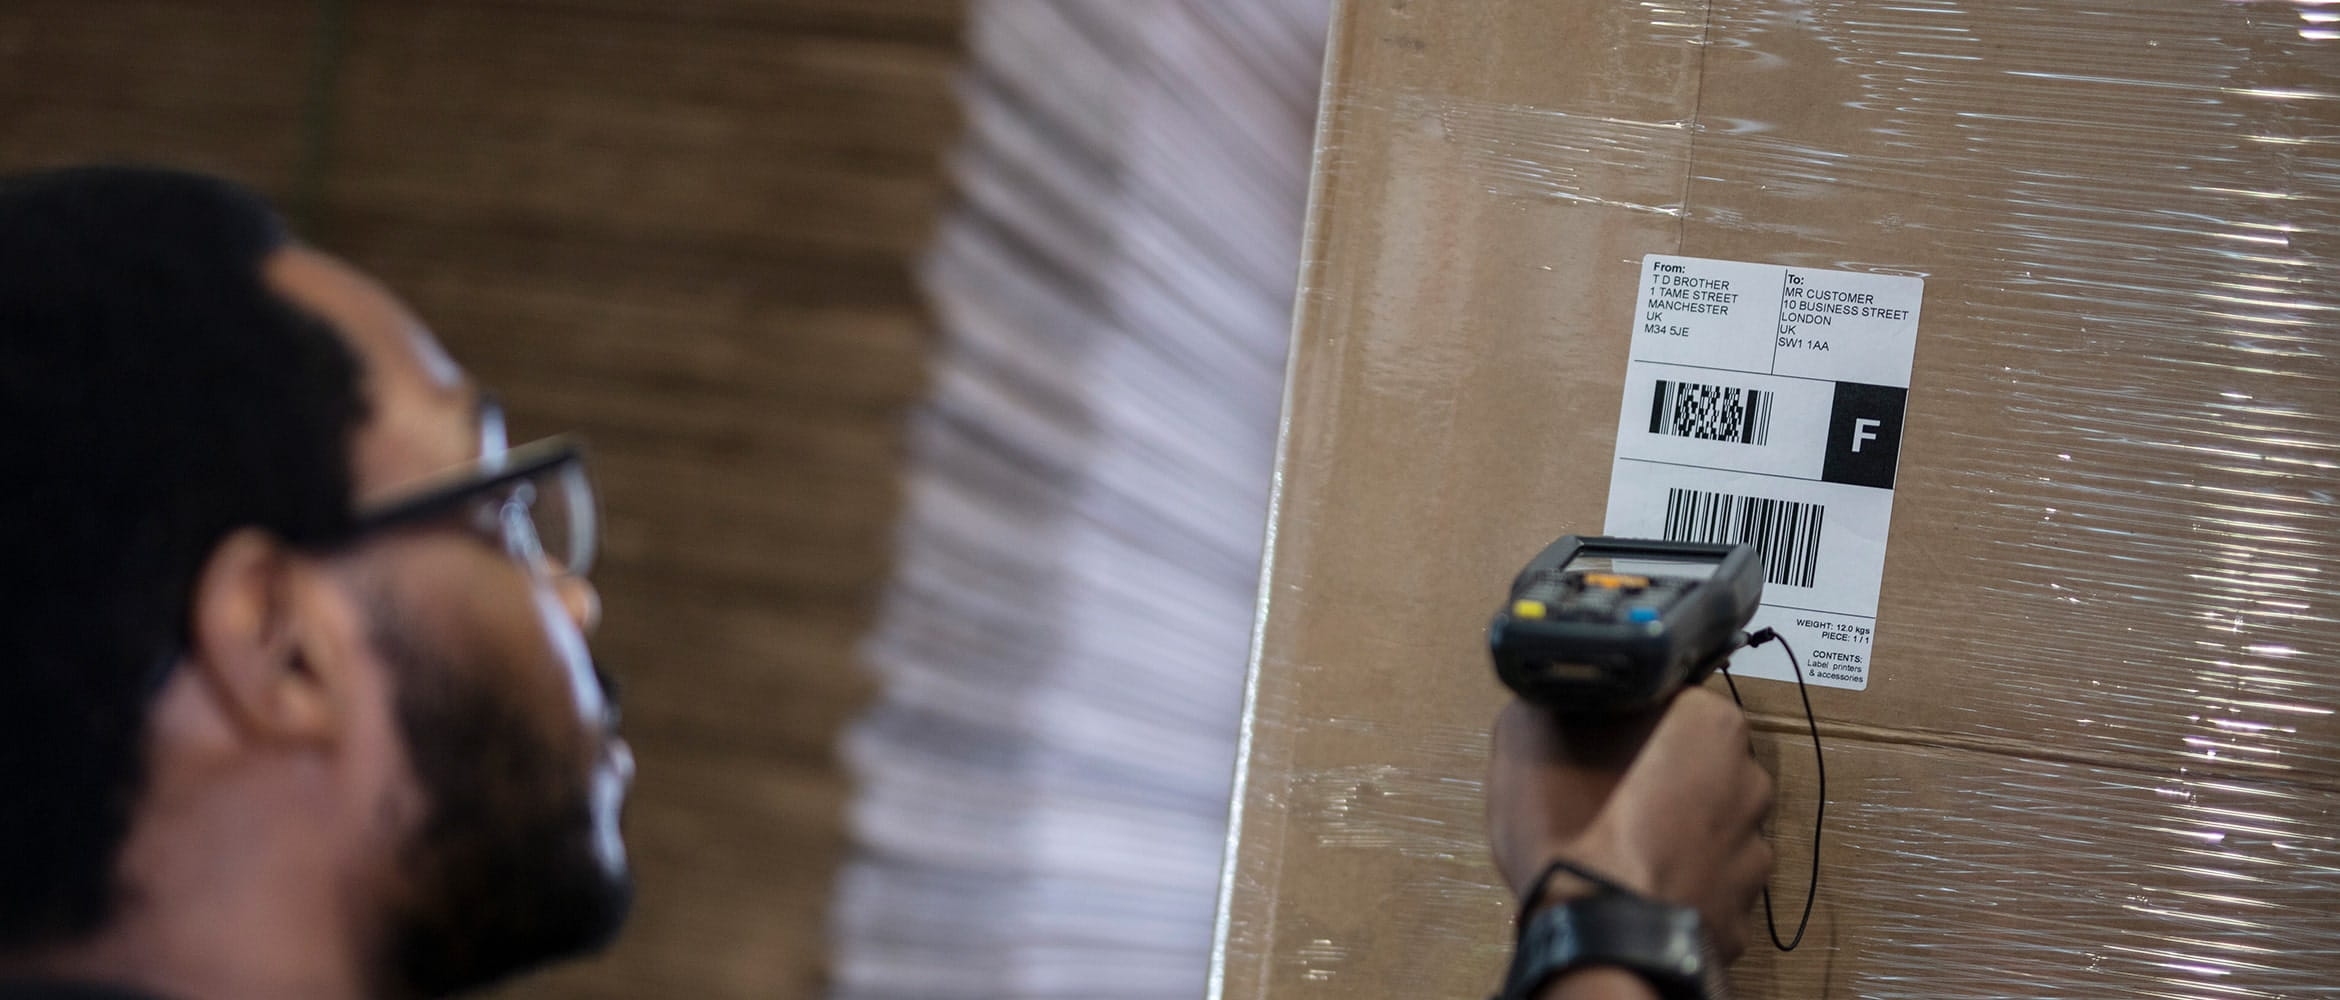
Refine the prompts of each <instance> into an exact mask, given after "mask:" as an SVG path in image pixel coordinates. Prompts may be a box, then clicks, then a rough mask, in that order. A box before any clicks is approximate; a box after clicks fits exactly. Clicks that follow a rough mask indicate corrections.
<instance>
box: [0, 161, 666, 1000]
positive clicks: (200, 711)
mask: <svg viewBox="0 0 2340 1000" xmlns="http://www.w3.org/2000/svg"><path fill="white" fill-rule="evenodd" d="M0 426H5V427H6V428H7V429H6V430H5V431H4V432H0V470H6V473H7V474H6V480H5V481H4V482H0V553H5V557H4V558H0V799H5V801H7V802H8V803H9V807H8V808H7V809H0V956H7V955H37V954H41V953H44V952H56V951H61V950H70V949H72V948H73V947H75V946H77V945H79V944H81V943H84V942H89V941H93V940H100V939H103V938H105V937H106V936H107V935H108V934H109V933H113V932H114V931H115V930H117V929H118V928H121V927H124V926H128V925H133V924H138V923H140V922H141V921H161V920H174V919H185V918H184V917H182V916H180V915H179V912H178V911H179V910H181V909H183V908H190V907H192V906H194V905H199V904H200V903H201V902H202V901H201V900H198V899H193V898H190V897H191V896H195V895H199V894H202V893H206V892H209V891H210V890H209V889H207V888H205V886H207V885H208V883H207V882H206V881H205V880H204V879H203V878H201V877H200V875H199V873H200V869H201V868H202V867H203V866H204V865H205V864H207V863H214V862H216V863H217V864H219V865H228V864H231V863H235V862H234V860H233V859H230V858H228V857H225V856H224V855H230V854H234V853H236V852H235V850H234V848H235V846H236V845H237V844H239V843H243V842H246V841H248V842H249V843H251V844H253V845H255V846H257V845H259V844H262V843H265V842H267V841H268V839H269V838H270V837H272V836H280V837H284V838H286V842H287V843H290V844H297V845H300V846H298V847H297V848H291V849H286V848H281V847H280V848H279V849H277V850H275V851H274V853H273V854H272V855H271V856H269V857H266V858H260V859H254V860H253V861H252V863H253V864H254V865H255V866H257V867H256V868H255V870H260V869H266V870H269V871H272V872H273V871H278V870H292V869H295V868H297V867H299V866H301V865H307V866H309V867H313V868H317V869H319V871H317V872H316V873H315V875H316V876H317V880H319V881H322V882H323V883H325V884H324V885H322V886H320V887H318V888H316V889H314V890H313V891H314V892H315V893H319V894H326V895H330V896H332V897H333V898H332V899H331V900H330V901H327V902H321V903H317V904H315V905H317V906H318V907H320V908H321V909H320V912H335V913H338V912H343V911H347V916H348V932H349V933H350V934H351V935H353V936H355V937H359V938H362V939H363V940H359V941H356V942H354V943H353V944H352V947H354V948H357V949H360V950H361V951H363V952H365V954H364V955H363V956H362V957H361V960H362V961H364V962H367V963H369V965H370V967H369V968H367V969H366V970H364V972H365V975H366V976H368V977H369V978H370V979H372V980H374V985H376V986H379V987H383V988H388V989H391V990H396V991H399V992H408V991H412V992H419V993H424V994H437V993H442V992H447V991H450V990H453V989H458V988H461V987H464V986H467V985H472V984H474V983H477V982H480V981H484V980H487V979H492V978H495V977H498V976H500V975H503V974H505V973H508V972H511V971H515V970H517V969H519V968H522V967H525V966H527V965H530V964H533V963H535V962H537V961H541V960H543V959H545V958H549V957H554V956H558V955H562V954H567V953H571V952H574V951H578V950H582V949H586V948H590V947H593V946H596V945H598V944H600V943H601V942H602V941H604V940H605V939H606V938H607V937H608V936H609V935H610V934H611V933H613V932H614V930H615V928H616V926H617V923H618V921H619V920H620V919H621V918H622V914H623V912H624V909H625V903H626V899H627V895H628V883H627V878H626V874H625V865H624V858H623V851H622V849H621V848H620V847H619V843H618V839H617V831H616V814H617V810H618V807H619V804H620V800H621V799H622V797H623V786H624V783H625V779H626V774H627V771H628V770H629V769H630V763H629V762H628V761H627V759H626V755H625V751H624V747H623V744H622V743H620V742H618V741H617V740H616V738H615V735H614V709H613V708H612V707H611V706H610V705H609V704H608V703H607V701H606V697H605V692H604V690H603V688H602V687H601V685H600V684H599V683H598V681H597V679H596V677H595V675H594V672H593V668H592V665H591V662H590V659H589V658H588V657H587V655H586V653H585V647H584V640H583V632H584V630H587V629H589V628H590V627H591V625H592V621H593V618H594V616H595V614H596V610H595V608H594V597H593V594H592V591H591V589H590V587H588V586H587V585H585V583H584V582H583V580H582V578H581V577H580V576H579V575H577V574H575V573H572V572H569V570H568V567H567V566H565V565H563V564H562V563H561V561H560V559H559V557H560V556H561V555H563V554H564V553H563V552H553V553H550V554H548V555H539V554H537V551H536V549H535V546H536V545H538V544H539V543H540V541H541V539H539V538H538V537H537V534H538V532H537V530H536V529H537V528H538V527H539V525H537V524H536V523H535V521H532V520H531V518H529V517H528V516H526V515H527V513H528V509H529V505H530V503H531V502H532V501H533V502H535V503H536V504H537V505H538V506H539V508H540V509H539V511H538V516H539V518H540V519H541V517H542V516H543V515H544V514H545V513H546V511H544V510H542V509H541V508H543V507H545V506H550V505H552V501H553V500H555V499H558V498H561V497H567V498H569V499H570V500H571V501H572V503H573V502H574V499H575V498H574V496H573V491H568V490H564V489H563V487H564V486H565V485H574V484H576V483H578V482H579V481H578V480H577V479H576V478H575V477H576V475H577V471H578V470H576V468H575V463H574V458H573V456H561V455H558V454H554V455H552V456H550V457H548V458H546V459H545V460H543V461H539V462H536V463H534V464H533V465H531V466H530V467H529V468H519V467H518V465H519V464H520V462H521V457H520V455H519V454H518V453H515V454H514V455H513V456H510V457H507V456H506V455H505V454H504V451H503V441H502V421H501V419H500V416H499V415H498V414H496V412H495V411H494V409H493V407H492V405H490V404H486V403H484V402H483V401H482V398H481V396H480V395H479V393H478V391H477V390H476V388H475V387H473V386H471V385H470V384H469V383H468V382H467V381H466V380H465V379H464V378H463V375H462V373H461V372H460V371H459V370H458V369H456V368H455V366H454V365H453V364H452V363H451V362H449V361H448V360H447V359H446V357H445V356H444V354H443V353H441V352H440V350H439V349H438V347H437V345H436V344H435V343H434V342H433V341H432V340H431V338H430V336H429V334H428V333H427V332H426V331H425V330H424V329H423V328H422V327H421V325H420V324H419V323H418V322H416V321H415V319H414V318H413V317H412V316H411V315H409V314H408V313H407V312H406V310H405V309H404V308H403V307H401V306H400V305H399V304H398V303H397V301H396V300H395V299H393V298H391V297H390V296H389V295H388V294H387V293H385V292H384V291H382V290H381V289H380V288H379V287H377V286H375V285H374V284H373V283H371V282H370V281H368V280H366V279H365V278H364V277H362V276H361V275H359V274H357V273H356V272H354V271H352V270H351V269H349V268H348V267H346V266H345V265H342V264H340V263H339V262H337V261H334V260H332V259H331V258H329V257H326V256H324V255H322V254H320V253H317V252H315V251H312V250H308V249H305V248H302V247H299V246H297V245H294V244H292V243H290V242H289V241H288V239H287V238H286V236H285V234H284V232H283V231H282V229H281V227H280V225H279V224H278V223H277V221H276V220H275V218H274V216H273V215H272V214H271V213H270V212H269V211H268V209H267V208H266V206H265V205H264V204H262V203H261V202H259V201H258V200H257V199H256V198H254V197H253V196H251V195H250V194H248V193H246V192H244V191H242V190H241V189H238V188H235V187H232V186H230V185H227V184H224V183H221V182H218V181H214V180H210V179H207V178H201V177H195V176H191V175H185V174H176V173H167V172H159V171H145V170H127V169H92V170H77V171H66V172H56V173H47V174H39V175H26V176H19V177H12V178H0ZM538 466H541V468H539V467H538ZM588 511H589V508H588V509H587V510H577V509H575V508H574V507H572V508H571V513H573V514H584V513H587V512H588ZM582 530H589V526H588V527H586V528H584V529H582ZM231 804H232V805H233V806H234V807H236V808H238V809H241V810H242V811H243V815H242V816H240V817H239V816H237V815H227V813H230V812H232V811H233V810H231V809H230V805H231ZM262 806H271V808H259V807H262ZM222 831H235V832H238V833H239V835H241V834H244V833H246V832H248V836H247V837H246V841H239V840H237V839H235V838H234V837H223V834H222ZM207 838H208V839H207ZM195 845H203V846H202V847H201V848H198V847H197V846H195ZM199 850H201V851H210V852H213V853H216V854H220V855H223V856H222V857H219V858H208V857H204V856H198V855H197V853H196V852H198V851H199ZM303 891H310V890H303ZM149 933H154V932H151V931H150V932H149Z"/></svg>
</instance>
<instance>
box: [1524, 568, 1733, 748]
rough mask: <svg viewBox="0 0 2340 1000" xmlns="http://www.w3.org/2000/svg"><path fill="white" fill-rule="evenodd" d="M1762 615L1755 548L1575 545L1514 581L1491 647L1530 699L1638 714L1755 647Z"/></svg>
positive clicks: (1566, 710) (1574, 710)
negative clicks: (1754, 623)
mask: <svg viewBox="0 0 2340 1000" xmlns="http://www.w3.org/2000/svg"><path fill="white" fill-rule="evenodd" d="M1762 603H1763V567H1762V565H1761V564H1760V563H1759V562H1757V561H1756V558H1755V548H1754V546H1751V545H1714V544H1704V543H1699V542H1666V541H1656V540H1646V539H1636V538H1605V537H1579V536H1576V535H1568V536H1566V537H1563V538H1561V539H1560V540H1559V541H1556V542H1553V543H1552V544H1551V545H1550V546H1547V547H1546V548H1545V549H1544V551H1543V552H1541V553H1539V554H1538V555H1537V556H1536V557H1535V558H1534V559H1533V560H1530V561H1529V562H1528V564H1527V568H1526V569H1523V570H1521V571H1520V573H1519V576H1518V578H1517V579H1515V580H1513V581H1512V584H1511V597H1510V599H1509V600H1508V601H1506V602H1505V603H1504V606H1503V609H1502V610H1500V611H1497V612H1496V613H1495V621H1494V622H1493V623H1491V624H1489V625H1488V626H1487V645H1488V646H1489V648H1490V649H1491V650H1492V651H1493V653H1494V655H1495V675H1496V676H1498V677H1500V678H1502V679H1503V683H1504V684H1506V685H1508V686H1509V687H1510V688H1511V689H1512V690H1513V691H1516V692H1518V693H1519V696H1520V697H1522V698H1525V699H1527V700H1529V701H1532V702H1535V703H1537V704H1540V705H1543V706H1545V707H1547V708H1550V709H1552V710H1553V711H1555V712H1559V713H1561V714H1563V715H1575V716H1602V715H1626V714H1633V713H1638V712H1641V711H1644V710H1646V709H1650V708H1653V707H1655V706H1656V705H1658V704H1659V703H1660V702H1662V701H1664V700H1665V699H1666V698H1667V697H1668V696H1670V695H1672V694H1673V693H1674V691H1675V690H1677V689H1679V688H1681V687H1682V686H1683V685H1685V684H1696V683H1699V682H1701V681H1703V680H1705V679H1706V675H1707V674H1709V673H1712V672H1713V671H1714V668H1715V667H1716V666H1717V665H1719V664H1721V663H1722V661H1723V659H1724V658H1725V657H1727V656H1729V655H1730V654H1731V652H1732V651H1733V650H1736V649H1738V648H1739V647H1740V646H1743V645H1746V643H1747V633H1746V632H1745V629H1746V627H1747V622H1748V621H1749V620H1750V619H1752V618H1754V617H1755V608H1756V606H1758V605H1760V604H1762Z"/></svg>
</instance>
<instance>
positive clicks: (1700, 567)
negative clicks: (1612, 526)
mask: <svg viewBox="0 0 2340 1000" xmlns="http://www.w3.org/2000/svg"><path fill="white" fill-rule="evenodd" d="M1720 565H1722V563H1721V561H1720V560H1708V559H1667V558H1652V557H1649V556H1633V557H1629V558H1621V557H1617V556H1610V555H1606V554H1599V553H1588V552H1578V553H1577V554H1576V557H1575V558H1573V559H1570V560H1568V565H1567V566H1566V567H1564V568H1565V569H1566V570H1567V571H1568V572H1571V573H1578V572H1582V573H1616V574H1620V575H1624V576H1653V577H1655V576H1663V577H1673V578H1675V579H1684V580H1705V579H1709V578H1711V577H1713V576H1714V570H1715V567H1717V566H1720Z"/></svg>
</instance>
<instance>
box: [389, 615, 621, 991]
mask: <svg viewBox="0 0 2340 1000" xmlns="http://www.w3.org/2000/svg"><path fill="white" fill-rule="evenodd" d="M398 619H399V616H397V615H383V616H380V617H377V618H376V619H375V620H376V621H377V622H380V623H382V625H383V626H384V627H383V628H381V629H379V630H377V634H376V636H375V644H376V646H377V647H378V648H379V649H380V651H381V653H382V655H383V657H384V658H385V659H386V660H387V661H388V662H389V663H390V666H391V668H392V670H393V671H395V672H396V675H397V681H398V694H397V712H398V724H399V728H400V729H401V730H402V735H403V736H404V738H405V740H406V745H407V748H408V753H409V755H410V756H411V758H412V761H413V765H414V769H415V773H416V776H417V777H418V779H419V780H420V782H421V786H422V791H423V795H424V798H425V801H426V808H427V811H426V813H425V814H424V816H423V819H422V822H421V824H420V825H419V826H418V827H417V828H416V830H415V831H414V832H413V834H412V835H411V837H410V839H409V840H408V842H407V844H406V847H405V849H404V851H403V852H402V855H401V857H400V859H399V860H400V864H401V867H402V869H403V874H404V875H405V876H406V880H407V885H408V887H409V890H410V891H409V893H408V894H407V896H406V898H405V901H404V905H402V906H400V907H398V908H397V909H396V910H395V911H394V912H393V913H392V918H391V921H390V923H389V925H388V927H387V932H388V936H387V940H386V942H385V945H386V951H385V954H384V955H383V958H384V959H385V963H384V964H385V968H384V971H385V973H386V974H387V976H388V978H389V980H390V981H391V983H392V984H393V985H394V987H396V988H397V989H396V992H398V993H400V994H403V995H409V996H423V997H439V996H447V995H450V994H455V993H461V992H465V991H468V990H472V989H476V988H479V987H483V986H487V985H490V984H493V983H496V982H498V981H501V980H503V979H506V978H509V977H511V976H513V975H516V974H518V973H521V972H525V971H528V970H530V969H533V968H536V967H538V966H540V965H543V964H546V963H548V962H551V961H554V960H557V959H561V958H568V957H572V956H576V955H581V954H586V953H589V952H593V951H598V950H600V949H601V948H603V947H605V946H607V945H608V943H609V942H610V941H611V940H612V939H614V938H615V937H616V936H617V931H618V928H619V927H620V926H622V925H623V924H624V922H625V918H626V914H627V911H628V910H629V909H630V908H631V904H632V901H633V883H632V879H631V878H630V877H629V876H628V874H627V873H626V871H625V869H624V867H623V864H622V862H617V863H613V862H611V861H607V860H604V855H603V853H602V852H601V851H598V850H597V849H596V847H595V840H596V837H597V831H598V830H599V829H600V828H601V823H600V820H599V817H597V816H596V815H595V810H594V802H593V797H592V794H591V791H590V781H591V778H590V772H589V770H588V768H587V767H586V766H585V765H583V764H581V763H579V762H577V761H576V760H575V759H574V757H575V755H574V754H564V753H562V752H561V751H560V749H559V747H558V745H557V744H556V742H555V741H554V740H553V739H552V738H551V737H550V736H549V735H548V734H547V733H546V732H545V729H546V725H545V720H544V719H542V718H536V717H531V715H530V713H528V712H527V711H526V710H525V709H524V708H523V706H521V705H520V704H517V703H516V700H515V699H514V698H512V697H510V696H508V695H505V694H503V693H502V692H501V691H499V690H498V688H497V687H496V685H495V680H496V679H497V677H498V676H500V671H499V668H501V669H505V670H508V669H510V668H511V666H512V665H510V664H496V663H485V662H472V661H471V659H472V658H466V657H461V656H456V655H450V654H449V652H448V651H445V650H438V649H433V648H430V647H429V646H428V645H426V644H425V643H423V642H422V641H421V636H422V632H421V631H420V630H417V629H412V628H403V627H400V626H399V623H398Z"/></svg>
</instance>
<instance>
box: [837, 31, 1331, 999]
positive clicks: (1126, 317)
mask: <svg viewBox="0 0 2340 1000" xmlns="http://www.w3.org/2000/svg"><path fill="white" fill-rule="evenodd" d="M1326 6H1327V5H1326V4H1325V3H1324V2H1323V0H1275V2H1260V0H1087V2H1079V0H995V2H989V3H981V4H978V5H977V6H976V8H975V9H974V11H973V14H972V17H971V18H970V22H969V25H970V27H969V35H970V47H971V50H972V54H971V60H970V65H969V67H968V69H967V70H966V72H965V75H964V78H963V84H962V94H963V99H964V108H965V113H966V120H967V129H968V131H967V135H966V138H965V140H964V142H963V144H962V146H961V148H960V150H959V153H958V155H957V157H956V159H955V162H954V163H953V173H954V176H955V178H956V181H957V183H958V185H959V187H960V190H961V192H962V195H963V198H964V202H963V204H962V205H961V206H960V207H959V208H958V209H956V210H955V211H954V212H953V213H952V214H951V215H950V217H949V218H948V219H946V220H945V222H944V223H943V225H942V227H941V229H940V232H939V233H938V235H937V237H936V241H935V247H934V250H933V252H932V254H931V256H930V257H929V258H928V260H927V263H926V267H925V271H924V283H925V286H926V289H927V291H928V294H929V296H930V298H931V301H932V303H933V306H934V310H935V314H936V318H937V323H938V326H939V327H940V340H939V343H938V345H937V347H936V352H935V361H934V365H933V369H932V377H933V384H932V389H931V398H930V401H929V402H928V404H927V405H926V406H925V407H923V409H922V410H921V412H919V413H918V414H917V415H916V417H915V418H914V421H913V424H912V427H911V429H910V437H911V448H912V452H913V460H912V462H911V467H910V472H909V482H908V484H907V491H908V504H907V510H906V514H905V521H904V524H903V527H902V531H901V535H900V545H899V549H898V553H897V568H896V578H895V582H894V585H893V588H892V592H891V595H890V597H889V599H888V602H887V606H886V609H885V611H884V613H883V615H882V619H881V621H880V622H879V624H878V626H877V628H876V630H875V633H874V634H873V636H872V637H871V639H870V641H869V643H868V647H867V649H868V658H869V660H870V662H871V664H872V665H873V666H874V668H875V669H876V670H877V671H878V672H879V674H880V675H881V677H882V679H883V683H884V693H883V695H882V697H881V700H880V703H879V705H878V706H877V707H876V708H875V709H874V710H873V711H872V712H871V713H870V714H869V715H868V716H867V718H866V719H864V720H863V721H862V723H861V724H860V725H858V726H857V727H856V728H855V729H854V730H853V731H852V732H851V733H850V735H849V736H848V737H847V740H846V746H845V752H846V755H847V758H848V761H849V764H850V766H851V767H852V768H853V770H854V772H855V774H856V776H857V779H858V781H859V783H860V787H859V790H858V796H857V798H856V801H855V802H854V804H853V807H852V816H851V823H852V828H853V831H854V835H855V837H856V839H857V841H858V847H859V854H858V858H857V860H856V861H854V862H853V863H852V864H851V865H849V866H848V868H847V869H846V871H845V872H844V874H843V875H842V877H841V882H840V886H839V892H838V897H837V904H836V911H835V925H834V929H835V935H836V939H835V943H834V948H835V958H836V960H835V966H834V974H835V994H836V995H837V996H840V997H854V998H861V997H913V996H915V997H948V996H985V997H1009V996H1082V997H1140V996H1160V997H1181V998H1185V997H1193V996H1197V995H1199V994H1200V993H1201V992H1202V989H1203V978H1204V975H1205V971H1206V968H1207V957H1208V952H1209V948H1210V943H1211V920H1212V913H1213V898H1214V893H1215V891H1216V885H1217V879H1218V872H1219V868H1220V861H1221V855H1222V850H1223V847H1224V844H1225V839H1226V826H1225V824H1226V814H1227V796H1228V787H1229V781H1230V775H1231V772H1232V768H1233V765H1234V759H1235V743H1236V730H1237V726H1238V723H1239V716H1240V705H1241V699H1242V695H1241V688H1242V681H1243V675H1244V664H1245V656H1246V648H1247V643H1248V641H1249V634H1250V628H1251V622H1252V608H1253V604H1254V596H1255V593H1256V589H1257V579H1258V578H1257V571H1258V566H1257V563H1258V558H1259V552H1260V540H1261V532H1262V530H1263V527H1264V515H1265V510H1266V502H1267V492H1268V483H1269V476H1270V473H1271V471H1272V466H1273V451H1274V447H1275V438H1276V427H1277V415H1278V410H1279V400H1280V398H1281V395H1282V387H1283V370H1284V359H1285V354H1286V345H1287V342H1288V327H1289V317H1290V309H1291V299H1292V281H1293V275H1294V273H1295V271H1296V261H1297V255H1298V247H1299V237H1300V217H1301V211H1302V204H1303V200H1304V198H1305V193H1306V187H1307V176H1308V167H1309V147H1310V134H1311V127H1312V123H1313V121H1314V118H1315V109H1316V95H1317V90H1318V79H1319V66H1320V62H1321V57H1322V46H1323V32H1324V19H1325V14H1326Z"/></svg>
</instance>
